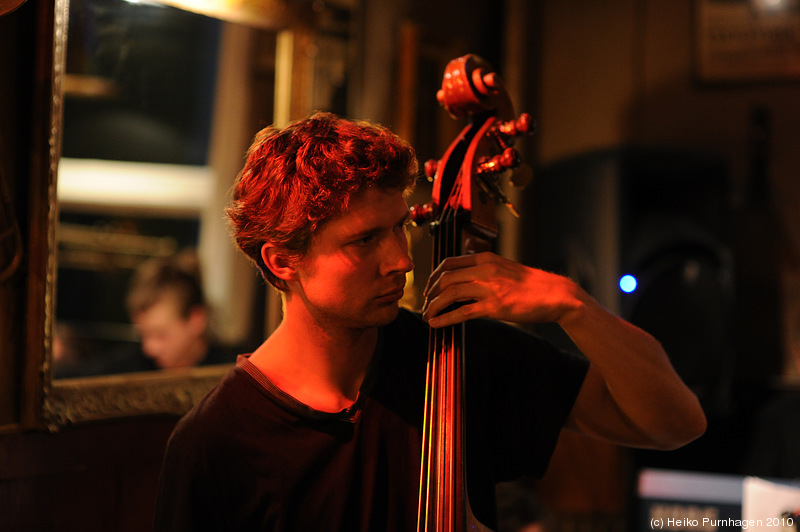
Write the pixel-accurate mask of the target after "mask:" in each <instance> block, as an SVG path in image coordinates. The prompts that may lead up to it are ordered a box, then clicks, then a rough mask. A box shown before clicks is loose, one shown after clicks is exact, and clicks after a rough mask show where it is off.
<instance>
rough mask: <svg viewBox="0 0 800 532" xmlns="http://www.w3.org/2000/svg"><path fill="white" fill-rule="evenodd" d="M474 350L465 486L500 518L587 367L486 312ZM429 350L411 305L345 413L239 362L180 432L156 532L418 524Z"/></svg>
mask: <svg viewBox="0 0 800 532" xmlns="http://www.w3.org/2000/svg"><path fill="white" fill-rule="evenodd" d="M466 345H467V351H466V352H467V361H466V363H465V364H466V374H467V377H466V384H465V387H466V397H467V399H466V401H467V407H466V408H467V411H466V416H467V418H466V419H467V463H468V470H467V476H468V489H469V492H470V503H471V506H472V510H473V512H474V513H475V515H476V516H477V517H478V518H479V519H480V520H481V521H483V522H485V523H487V524H489V525H491V524H492V523H493V521H494V484H495V483H496V482H499V481H503V480H510V479H513V478H516V477H518V476H519V475H521V474H529V475H534V476H541V474H543V473H544V470H545V469H546V467H547V463H548V461H549V459H550V455H551V454H552V450H553V447H554V446H555V443H556V440H557V438H558V434H559V432H560V430H561V426H562V425H563V423H564V420H565V419H566V417H567V415H568V413H569V411H570V409H571V407H572V404H573V402H574V400H575V396H576V395H577V392H578V390H579V389H580V386H581V383H582V382H583V377H584V375H585V372H586V368H587V363H586V361H585V360H584V359H581V358H576V357H573V356H571V355H567V354H564V353H561V352H559V351H556V350H555V349H554V348H553V347H551V346H550V345H549V344H547V343H545V342H543V341H542V340H539V339H537V338H535V337H533V336H530V335H527V334H525V333H523V332H522V331H520V330H519V329H517V328H514V327H511V326H508V325H505V324H501V323H497V322H490V321H486V320H475V321H473V322H470V323H468V324H467V333H466ZM427 346H428V327H427V325H426V324H425V323H424V322H423V321H422V320H421V319H420V318H419V316H417V315H416V314H413V313H410V312H407V311H401V312H400V314H399V315H398V317H397V319H395V320H394V321H393V322H392V323H391V324H389V325H387V326H386V327H383V328H381V334H380V343H379V347H378V350H377V352H376V356H375V357H374V359H373V362H372V365H371V366H370V369H369V371H368V374H367V377H366V379H365V381H364V384H363V385H362V388H361V391H360V394H359V398H358V400H357V402H356V404H355V405H353V407H352V408H350V409H348V410H346V411H343V412H339V413H325V412H319V411H316V410H313V409H311V408H309V407H307V406H306V405H303V404H301V403H299V402H297V401H296V400H294V399H293V398H292V397H290V396H288V395H287V394H285V393H283V392H281V391H280V390H279V389H277V388H276V387H275V386H274V385H272V383H271V382H269V380H268V379H267V378H266V377H265V376H264V375H263V374H261V373H260V372H258V370H257V369H256V368H255V366H253V364H252V363H250V361H249V360H247V358H246V357H241V358H240V360H239V363H238V364H237V366H236V367H235V368H233V369H232V370H231V371H230V372H229V373H228V374H227V375H226V376H225V377H224V378H223V380H222V381H221V382H220V383H219V385H218V386H217V387H216V388H215V389H214V390H212V391H211V392H210V393H209V394H208V395H207V396H206V397H205V398H203V399H202V400H201V401H200V402H199V403H198V404H197V405H196V406H195V407H194V408H193V409H192V411H191V412H189V413H188V414H187V415H186V416H185V417H184V418H183V419H182V420H181V421H180V422H179V424H178V426H177V427H176V429H175V431H174V433H173V435H172V437H171V438H170V441H169V444H168V448H167V452H166V455H165V459H164V467H163V470H162V477H161V485H160V490H159V498H158V505H157V512H156V513H157V515H156V530H192V531H200V530H220V531H222V530H224V531H234V530H248V531H253V530H287V531H288V530H314V531H319V530H337V531H347V532H351V531H367V530H375V531H381V532H389V531H394V530H396V531H405V530H413V529H414V528H415V527H416V516H417V504H418V502H417V500H418V489H419V460H420V427H421V426H422V418H423V405H424V393H425V367H426V361H427Z"/></svg>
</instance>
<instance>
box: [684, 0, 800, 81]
mask: <svg viewBox="0 0 800 532" xmlns="http://www.w3.org/2000/svg"><path fill="white" fill-rule="evenodd" d="M694 56H695V57H694V60H695V72H696V75H697V78H698V79H699V80H700V81H702V82H711V83H713V82H751V81H791V80H795V81H800V1H798V0H695V44H694Z"/></svg>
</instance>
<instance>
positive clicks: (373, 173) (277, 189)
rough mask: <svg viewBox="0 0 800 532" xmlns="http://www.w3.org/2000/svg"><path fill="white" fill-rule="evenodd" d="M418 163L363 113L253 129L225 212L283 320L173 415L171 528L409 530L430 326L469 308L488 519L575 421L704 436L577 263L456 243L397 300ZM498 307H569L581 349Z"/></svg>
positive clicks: (472, 442)
mask: <svg viewBox="0 0 800 532" xmlns="http://www.w3.org/2000/svg"><path fill="white" fill-rule="evenodd" d="M416 175H417V163H416V160H415V155H414V152H413V150H412V149H411V148H410V147H409V146H408V145H407V144H406V143H405V142H403V141H402V140H400V139H399V138H398V137H396V136H395V135H393V134H392V133H390V132H389V131H388V130H386V129H384V128H381V127H377V126H373V125H369V124H366V123H362V122H354V121H347V120H343V119H339V118H337V117H335V116H333V115H330V114H316V115H314V116H311V117H309V118H307V119H304V120H301V121H299V122H296V123H294V124H292V125H290V126H288V127H286V128H285V129H282V130H278V129H273V128H267V129H265V130H263V131H261V132H260V133H259V134H258V135H257V137H256V139H255V142H254V144H253V145H252V146H251V148H250V150H249V152H248V159H247V163H246V165H245V167H244V169H243V170H242V172H241V174H240V175H239V177H238V179H237V182H236V185H235V189H234V199H233V202H232V205H231V207H230V208H229V211H228V214H229V217H230V220H231V222H232V227H233V234H234V238H235V240H236V242H237V244H238V245H239V247H240V248H241V249H242V250H243V251H244V253H246V254H247V255H248V256H249V257H250V258H251V259H252V260H253V261H254V262H255V263H256V265H257V266H258V267H259V268H260V270H261V272H262V273H263V275H264V277H265V278H266V279H267V280H268V281H269V282H270V283H271V284H272V285H273V286H275V287H276V288H277V289H278V290H280V291H281V294H282V297H283V303H284V316H283V321H282V323H281V324H280V326H279V327H278V328H277V330H276V331H275V332H274V334H272V335H271V336H270V337H269V338H267V339H266V341H265V342H264V343H263V344H262V345H261V346H260V347H259V348H258V349H256V350H255V351H254V352H253V353H252V354H250V355H244V356H241V357H240V358H239V361H238V362H237V365H236V367H235V368H234V369H232V370H231V371H230V372H229V373H228V374H227V375H226V376H225V377H224V378H223V380H222V381H221V382H220V383H219V385H218V386H217V387H216V388H215V389H214V390H213V391H212V392H210V393H209V394H208V395H207V396H206V397H205V398H204V399H203V400H201V401H200V402H199V404H197V405H196V407H195V408H194V409H193V410H192V411H191V412H190V413H189V414H187V415H186V416H185V417H184V418H183V419H182V420H181V421H180V423H179V424H178V426H177V427H176V429H175V431H174V433H173V435H172V437H171V439H170V442H169V445H168V449H167V453H166V457H165V461H164V469H163V472H162V481H161V488H160V493H159V500H158V509H157V519H156V523H157V526H156V528H157V530H193V531H197V530H225V531H233V530H248V531H252V530H342V531H358V530H380V531H392V530H396V531H407V530H414V529H415V527H416V520H417V506H418V491H419V482H420V476H419V475H420V473H419V470H420V463H419V461H420V452H421V451H420V446H421V444H420V438H421V436H420V427H421V425H422V418H423V410H424V395H425V367H426V361H427V345H428V331H429V328H430V327H433V328H439V327H443V326H447V325H450V324H454V323H458V322H463V321H466V320H469V323H468V326H467V332H466V345H467V346H468V350H467V362H466V368H467V369H466V371H467V376H466V380H467V383H468V390H469V391H468V395H467V399H466V401H467V404H466V418H467V420H468V422H467V431H468V432H467V435H466V440H467V455H468V462H467V479H468V485H469V494H470V497H469V498H470V504H471V507H472V510H473V512H474V513H475V515H476V516H477V517H478V518H479V520H481V521H482V522H484V523H485V524H487V525H489V526H491V525H493V524H494V523H493V521H494V519H495V515H494V483H496V482H499V481H503V480H510V479H512V478H515V477H518V476H520V475H522V474H529V475H539V476H540V475H541V474H543V472H544V470H545V469H546V467H547V463H548V460H549V458H550V455H551V453H552V450H553V447H554V446H555V443H556V440H557V438H558V435H559V432H560V431H561V429H562V427H566V428H567V429H569V430H576V431H579V432H582V433H586V434H590V435H593V436H596V437H599V438H603V439H606V440H609V441H612V442H617V443H620V444H625V445H631V446H639V447H649V448H657V449H672V448H675V447H679V446H681V445H683V444H685V443H687V442H689V441H691V440H693V439H694V438H697V437H698V436H699V435H700V434H702V433H703V431H704V430H705V417H704V415H703V412H702V410H701V408H700V406H699V403H698V401H697V399H696V398H695V396H694V395H693V394H692V393H691V392H690V391H689V390H688V389H687V387H686V386H685V385H684V384H683V382H682V381H681V380H680V378H679V377H678V376H677V374H676V373H675V371H674V370H673V368H672V367H671V365H670V363H669V360H668V358H667V355H666V354H665V353H664V351H663V350H662V348H661V346H660V345H659V343H658V342H657V341H656V340H655V339H653V338H652V337H651V336H650V335H648V334H647V333H645V332H644V331H642V330H640V329H638V328H636V327H634V326H632V325H631V324H629V323H627V322H625V321H623V320H621V319H620V318H618V317H616V316H614V315H612V314H610V313H609V312H607V311H606V310H605V309H603V308H602V307H601V306H600V305H599V304H598V303H597V302H595V301H594V300H593V299H592V298H591V297H590V296H589V295H588V294H587V293H586V292H584V291H583V290H582V289H581V288H580V287H578V286H577V285H575V283H573V282H572V281H570V280H569V279H566V278H564V277H561V276H558V275H554V274H551V273H547V272H544V271H540V270H537V269H533V268H529V267H526V266H523V265H520V264H517V263H515V262H511V261H509V260H506V259H504V258H501V257H499V256H497V255H494V254H491V253H481V254H476V255H469V256H462V257H454V258H450V259H446V260H445V261H444V262H443V263H442V264H441V265H440V266H439V267H438V268H436V270H435V271H434V272H433V274H432V275H431V277H430V280H429V281H428V284H427V287H426V289H425V297H426V304H425V307H424V309H423V311H422V314H421V316H420V315H418V314H414V313H411V312H408V311H406V310H403V309H400V308H399V307H398V301H399V300H400V298H401V297H402V295H403V286H404V285H405V280H406V274H407V273H408V272H410V271H411V270H412V268H413V264H412V261H411V258H410V257H409V254H408V244H407V240H406V233H405V226H406V223H407V221H408V219H409V210H408V207H407V206H406V202H405V194H406V193H407V192H408V191H409V190H410V188H411V187H412V186H413V183H414V180H415V176H416ZM456 302H459V303H463V305H461V306H459V307H458V308H456V309H455V310H451V308H452V307H451V304H452V303H456ZM446 309H447V310H446ZM500 320H502V321H507V322H517V323H538V322H555V323H558V324H559V325H560V326H561V327H562V328H563V329H564V331H566V333H568V334H569V336H570V337H571V338H572V340H573V341H574V342H575V344H576V345H577V346H578V347H579V348H580V350H581V351H582V353H583V354H584V355H585V357H586V358H585V359H583V358H577V357H573V356H570V355H568V354H565V353H562V352H559V351H558V350H556V349H555V348H554V347H552V346H551V345H549V344H547V343H545V342H544V341H542V340H540V339H538V338H535V337H533V336H530V335H528V334H525V333H523V332H522V331H520V330H519V329H517V328H515V327H512V326H510V325H506V324H503V323H501V321H500Z"/></svg>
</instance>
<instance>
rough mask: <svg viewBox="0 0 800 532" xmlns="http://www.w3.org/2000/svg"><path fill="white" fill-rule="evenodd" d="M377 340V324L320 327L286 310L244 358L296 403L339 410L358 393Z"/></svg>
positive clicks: (345, 406)
mask: <svg viewBox="0 0 800 532" xmlns="http://www.w3.org/2000/svg"><path fill="white" fill-rule="evenodd" d="M377 343H378V329H377V328H369V329H340V328H331V327H322V326H321V325H320V324H319V323H317V322H316V321H314V320H312V319H301V318H297V317H295V316H294V315H292V314H290V313H287V315H286V316H285V317H284V320H283V321H282V322H281V324H280V326H279V327H278V328H277V329H276V330H275V332H274V333H273V334H272V335H270V337H269V338H267V340H266V341H265V342H264V343H263V344H261V346H260V347H259V348H258V349H256V351H255V352H254V353H253V354H252V356H251V357H250V360H251V362H253V364H255V366H256V367H257V368H258V369H259V370H261V372H262V373H264V374H265V375H266V376H267V377H268V378H269V379H270V380H271V381H272V382H273V383H274V384H275V385H276V386H277V387H278V388H280V389H281V390H283V391H284V392H286V393H287V394H289V395H291V396H292V397H294V398H295V399H296V400H298V401H300V402H301V403H304V404H306V405H308V406H310V407H311V408H314V409H316V410H320V411H324V412H339V411H341V410H344V409H346V408H348V407H350V406H352V404H353V403H354V402H355V401H356V399H357V398H358V391H359V389H360V387H361V383H362V382H363V381H364V378H365V376H366V373H367V368H368V367H369V363H370V361H371V360H372V356H373V354H374V352H375V348H376V346H377Z"/></svg>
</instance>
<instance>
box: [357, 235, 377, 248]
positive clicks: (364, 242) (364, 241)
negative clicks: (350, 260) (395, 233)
mask: <svg viewBox="0 0 800 532" xmlns="http://www.w3.org/2000/svg"><path fill="white" fill-rule="evenodd" d="M374 238H375V237H374V236H373V235H367V236H365V237H361V238H359V239H357V240H353V242H352V244H353V245H356V246H366V245H368V244H369V243H371V242H372V240H373V239H374Z"/></svg>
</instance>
